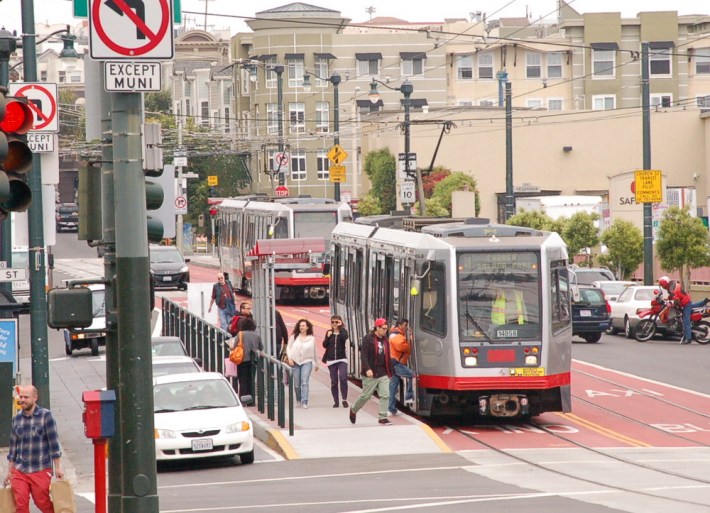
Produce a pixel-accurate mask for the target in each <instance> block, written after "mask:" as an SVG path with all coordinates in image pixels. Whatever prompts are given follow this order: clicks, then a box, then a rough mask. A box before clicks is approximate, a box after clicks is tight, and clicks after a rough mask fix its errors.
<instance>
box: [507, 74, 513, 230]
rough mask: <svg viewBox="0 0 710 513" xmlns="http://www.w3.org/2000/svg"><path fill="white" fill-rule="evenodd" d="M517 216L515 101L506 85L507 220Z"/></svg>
mask: <svg viewBox="0 0 710 513" xmlns="http://www.w3.org/2000/svg"><path fill="white" fill-rule="evenodd" d="M514 214H515V204H514V202H513V101H512V85H511V83H510V82H506V83H505V220H506V221H507V220H508V219H510V218H511V217H513V215H514Z"/></svg>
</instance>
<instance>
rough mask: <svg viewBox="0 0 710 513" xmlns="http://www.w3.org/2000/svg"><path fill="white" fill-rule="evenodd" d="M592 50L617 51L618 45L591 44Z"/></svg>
mask: <svg viewBox="0 0 710 513" xmlns="http://www.w3.org/2000/svg"><path fill="white" fill-rule="evenodd" d="M591 47H592V50H618V49H619V45H618V44H617V43H592V44H591Z"/></svg>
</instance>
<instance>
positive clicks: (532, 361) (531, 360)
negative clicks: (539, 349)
mask: <svg viewBox="0 0 710 513" xmlns="http://www.w3.org/2000/svg"><path fill="white" fill-rule="evenodd" d="M525 365H537V356H534V355H529V356H526V357H525Z"/></svg>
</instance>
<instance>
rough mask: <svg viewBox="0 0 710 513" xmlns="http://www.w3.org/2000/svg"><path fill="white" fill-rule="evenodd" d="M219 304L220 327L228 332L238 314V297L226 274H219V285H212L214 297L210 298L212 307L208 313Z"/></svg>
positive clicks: (208, 308)
mask: <svg viewBox="0 0 710 513" xmlns="http://www.w3.org/2000/svg"><path fill="white" fill-rule="evenodd" d="M215 303H216V304H217V314H218V319H219V327H220V328H222V329H223V330H225V331H227V329H228V328H229V321H230V320H231V319H232V317H233V316H234V314H235V312H236V306H235V305H236V304H237V295H236V293H235V292H234V287H232V284H231V283H230V282H228V281H227V280H226V279H225V277H224V273H217V283H215V284H214V285H212V297H211V298H210V306H209V307H207V311H208V312H211V311H212V305H214V304H215Z"/></svg>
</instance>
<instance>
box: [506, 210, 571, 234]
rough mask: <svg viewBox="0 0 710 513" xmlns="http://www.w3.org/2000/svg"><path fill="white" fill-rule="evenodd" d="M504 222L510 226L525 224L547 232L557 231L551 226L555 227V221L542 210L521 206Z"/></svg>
mask: <svg viewBox="0 0 710 513" xmlns="http://www.w3.org/2000/svg"><path fill="white" fill-rule="evenodd" d="M505 224H509V225H512V226H525V227H527V228H534V229H535V230H544V231H548V232H552V231H557V230H553V227H556V224H555V221H554V220H553V219H552V218H551V217H550V216H548V215H547V214H546V213H544V212H543V211H542V210H529V211H527V210H525V209H523V208H521V209H520V212H518V213H517V214H515V215H514V216H512V217H510V219H508V221H507V222H506V223H505ZM558 233H559V232H558Z"/></svg>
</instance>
